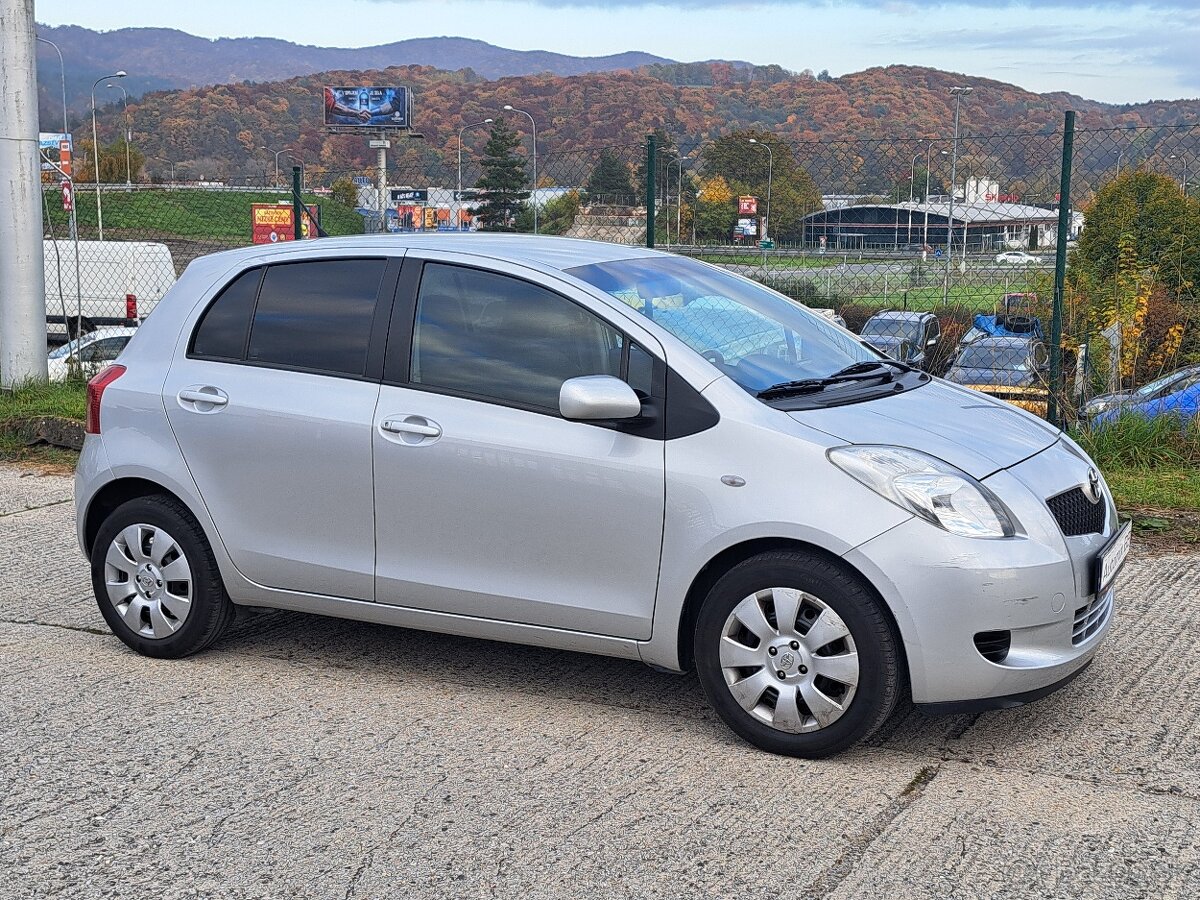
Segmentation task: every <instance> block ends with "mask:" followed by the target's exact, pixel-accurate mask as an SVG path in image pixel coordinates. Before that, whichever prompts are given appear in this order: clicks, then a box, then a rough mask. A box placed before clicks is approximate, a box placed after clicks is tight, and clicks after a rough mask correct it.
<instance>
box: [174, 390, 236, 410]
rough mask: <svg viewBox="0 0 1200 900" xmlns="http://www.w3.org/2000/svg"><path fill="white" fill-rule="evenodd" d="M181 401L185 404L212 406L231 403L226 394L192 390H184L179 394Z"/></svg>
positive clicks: (214, 391)
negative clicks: (206, 404)
mask: <svg viewBox="0 0 1200 900" xmlns="http://www.w3.org/2000/svg"><path fill="white" fill-rule="evenodd" d="M178 396H179V399H180V400H182V401H183V402H184V403H208V404H211V405H212V406H224V405H225V404H226V403H228V402H229V398H228V397H226V396H225V395H224V394H218V393H216V389H215V388H213V389H212V390H211V391H197V390H192V389H191V388H184V389H183V390H182V391H180V392H179V394H178Z"/></svg>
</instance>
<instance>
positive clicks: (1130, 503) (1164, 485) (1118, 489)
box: [1104, 466, 1200, 510]
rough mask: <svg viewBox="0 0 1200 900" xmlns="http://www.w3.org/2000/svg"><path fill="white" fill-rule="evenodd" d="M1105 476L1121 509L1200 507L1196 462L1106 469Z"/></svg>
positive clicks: (1199, 484) (1199, 488)
mask: <svg viewBox="0 0 1200 900" xmlns="http://www.w3.org/2000/svg"><path fill="white" fill-rule="evenodd" d="M1104 479H1105V481H1107V482H1108V486H1109V487H1110V488H1111V489H1112V492H1113V499H1114V500H1116V501H1117V507H1118V508H1119V509H1132V508H1135V507H1155V508H1158V509H1194V510H1200V470H1197V469H1196V468H1195V467H1194V466H1188V467H1187V468H1171V467H1158V468H1154V469H1130V468H1120V469H1105V470H1104Z"/></svg>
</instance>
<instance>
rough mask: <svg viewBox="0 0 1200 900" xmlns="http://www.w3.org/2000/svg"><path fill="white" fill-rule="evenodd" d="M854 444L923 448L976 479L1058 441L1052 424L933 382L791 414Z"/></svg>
mask: <svg viewBox="0 0 1200 900" xmlns="http://www.w3.org/2000/svg"><path fill="white" fill-rule="evenodd" d="M788 415H790V416H791V417H792V418H793V419H795V420H796V421H797V422H801V423H803V424H805V425H808V426H809V427H811V428H816V429H817V430H819V431H823V432H825V433H826V434H828V435H831V436H833V437H835V438H838V439H839V440H843V441H846V442H847V443H849V444H892V445H895V446H898V447H910V448H912V449H913V450H920V451H922V452H924V453H928V454H930V455H932V456H936V457H938V458H939V459H942V460H945V461H946V462H948V463H950V464H951V465H954V466H958V468H960V469H962V470H963V471H964V472H966V473H968V474H969V475H971V476H973V477H975V478H986V477H987V476H988V475H991V474H992V473H993V472H996V471H998V470H1000V469H1006V468H1008V467H1009V466H1013V465H1016V464H1017V463H1019V462H1021V461H1022V460H1024V459H1028V458H1029V457H1031V456H1033V455H1034V454H1036V453H1040V452H1041V451H1043V450H1045V449H1046V448H1047V447H1049V446H1050V445H1052V444H1053V443H1054V442H1055V441H1057V440H1058V431H1057V429H1055V428H1054V427H1053V426H1051V425H1050V424H1049V423H1048V422H1045V421H1043V420H1041V419H1039V418H1037V417H1036V416H1034V415H1032V414H1030V413H1026V412H1024V411H1022V410H1019V409H1016V408H1014V407H1012V406H1010V405H1008V404H1007V403H1001V402H1000V401H997V400H992V399H990V398H988V397H984V396H981V395H980V394H977V393H975V392H973V391H967V390H964V389H962V388H957V387H954V386H953V385H949V384H946V383H944V382H941V381H933V382H932V383H930V384H927V385H925V386H924V387H920V388H916V389H915V390H911V391H905V392H904V393H902V394H890V395H888V396H886V397H880V398H879V399H877V400H868V401H866V402H863V403H851V404H847V405H845V406H834V407H828V408H825V409H805V410H797V411H795V412H790V413H788Z"/></svg>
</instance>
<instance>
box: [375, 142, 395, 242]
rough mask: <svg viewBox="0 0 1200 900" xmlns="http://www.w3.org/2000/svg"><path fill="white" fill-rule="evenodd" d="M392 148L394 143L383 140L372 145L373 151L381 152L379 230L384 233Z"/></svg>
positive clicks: (377, 164)
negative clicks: (390, 150) (389, 156)
mask: <svg viewBox="0 0 1200 900" xmlns="http://www.w3.org/2000/svg"><path fill="white" fill-rule="evenodd" d="M391 146H392V142H391V141H389V140H386V139H383V138H381V139H379V140H372V141H371V143H370V147H371V149H372V150H377V151H379V155H378V157H377V158H376V160H375V165H376V166H378V168H379V230H380V231H381V232H383V233H386V232H387V197H388V192H387V191H388V187H387V152H388V148H389V147H391Z"/></svg>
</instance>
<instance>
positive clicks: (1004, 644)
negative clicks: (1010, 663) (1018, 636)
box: [975, 631, 1012, 663]
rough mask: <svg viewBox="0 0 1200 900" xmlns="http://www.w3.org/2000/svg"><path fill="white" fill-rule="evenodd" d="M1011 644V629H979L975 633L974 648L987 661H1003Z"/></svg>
mask: <svg viewBox="0 0 1200 900" xmlns="http://www.w3.org/2000/svg"><path fill="white" fill-rule="evenodd" d="M1011 646H1012V632H1011V631H981V632H979V633H978V634H976V635H975V649H976V650H978V651H979V655H980V656H982V657H983V658H984V659H986V660H987V661H988V662H994V663H1002V662H1004V660H1005V659H1006V658H1007V657H1008V648H1009V647H1011Z"/></svg>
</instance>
